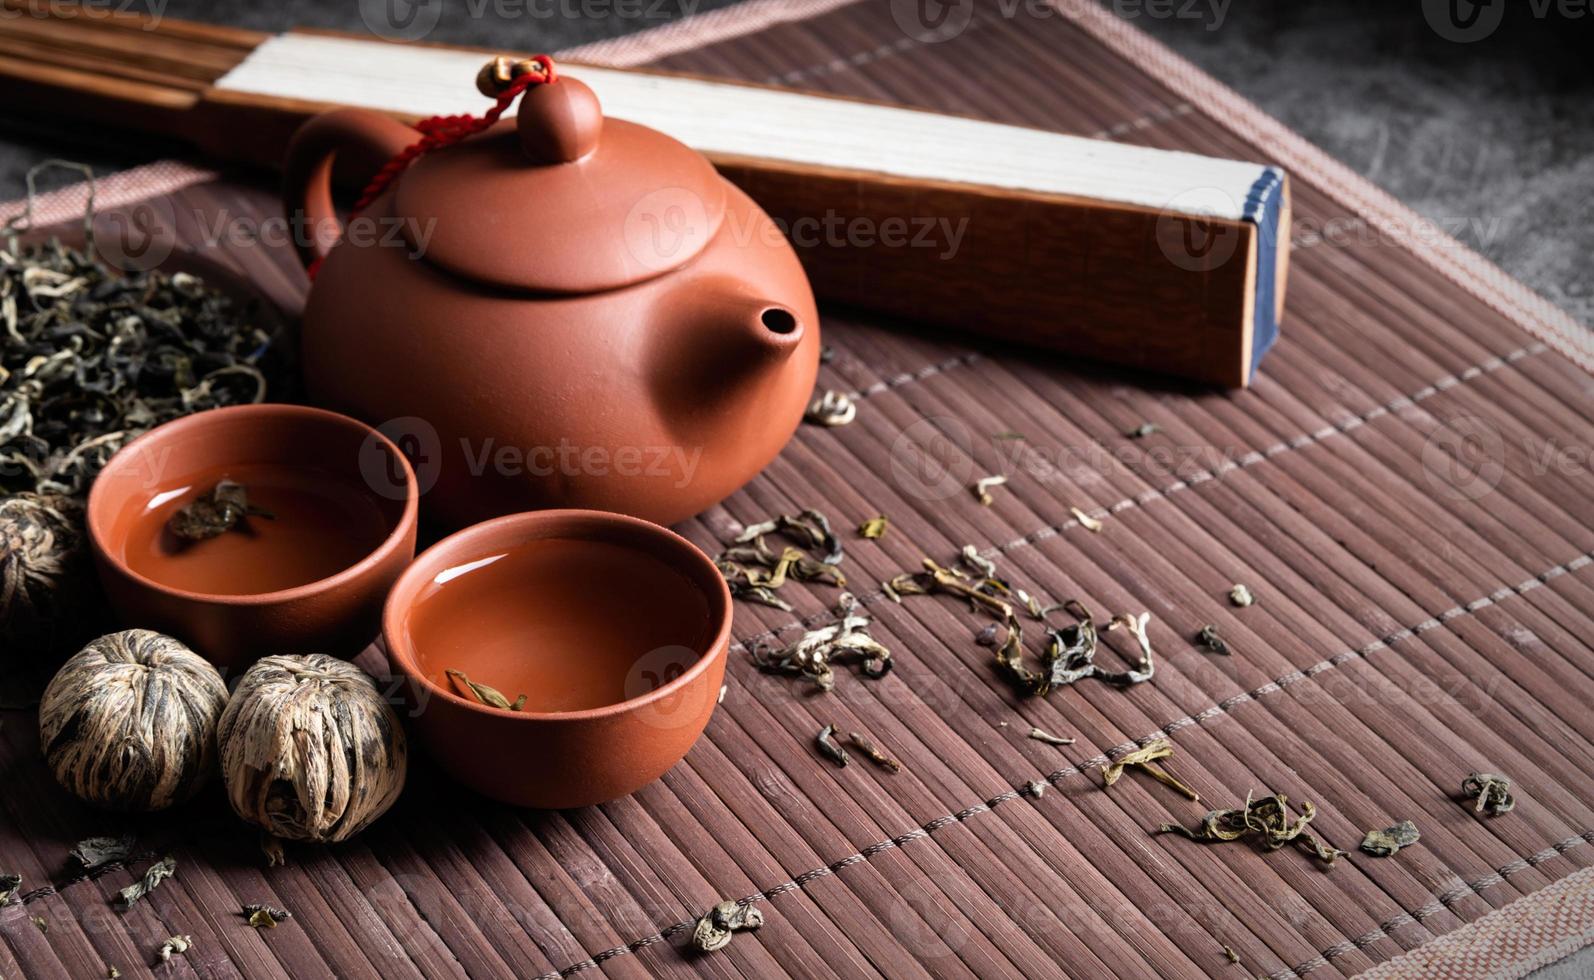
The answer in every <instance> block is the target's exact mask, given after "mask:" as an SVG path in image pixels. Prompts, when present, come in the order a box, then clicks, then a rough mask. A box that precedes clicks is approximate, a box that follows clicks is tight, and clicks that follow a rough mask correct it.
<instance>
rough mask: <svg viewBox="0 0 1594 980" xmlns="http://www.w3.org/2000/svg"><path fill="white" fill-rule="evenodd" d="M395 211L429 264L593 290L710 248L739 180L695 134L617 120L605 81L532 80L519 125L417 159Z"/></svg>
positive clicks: (559, 288)
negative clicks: (597, 84)
mask: <svg viewBox="0 0 1594 980" xmlns="http://www.w3.org/2000/svg"><path fill="white" fill-rule="evenodd" d="M393 213H394V215H395V216H398V217H403V218H408V219H410V220H409V221H406V222H404V224H403V228H404V233H405V235H406V236H407V237H409V238H410V243H411V245H412V246H416V247H417V248H418V249H419V250H420V251H422V253H423V254H424V257H425V260H426V261H429V262H432V263H434V264H435V265H437V266H440V267H442V268H444V269H447V270H448V271H450V272H453V273H455V274H457V275H461V276H465V277H468V278H471V279H476V280H480V281H483V282H487V283H491V284H493V285H497V286H506V287H510V288H514V289H532V290H538V291H547V292H557V293H587V292H595V291H598V290H603V289H613V288H616V287H619V286H626V285H630V284H631V283H635V282H640V281H642V280H644V279H650V278H652V277H654V276H657V275H659V274H661V273H664V272H668V271H669V270H671V269H675V268H678V267H679V266H681V265H683V264H685V263H686V262H688V261H689V260H690V259H691V258H692V257H693V256H695V255H697V253H698V252H700V251H702V249H703V247H704V246H705V245H707V244H708V242H709V240H710V239H712V238H713V237H714V235H715V234H716V233H717V232H718V231H719V226H720V223H721V222H722V221H723V220H724V215H725V184H724V181H723V180H721V178H720V176H719V174H718V173H717V172H716V171H715V170H714V167H713V165H712V164H710V163H709V162H708V160H707V159H705V158H704V157H703V156H702V155H701V154H699V153H698V152H696V151H695V150H692V149H691V148H689V147H687V146H686V145H685V144H682V143H680V142H678V141H676V140H674V139H672V138H670V137H668V136H666V135H664V134H663V133H660V132H658V131H657V130H653V129H649V128H647V127H645V126H639V125H636V124H635V123H629V122H626V121H624V120H620V119H605V118H604V117H603V110H602V108H601V107H600V106H599V105H598V97H597V96H596V95H594V94H593V92H592V90H591V89H590V88H588V87H587V86H586V85H584V84H582V83H581V82H580V81H578V80H576V79H573V78H570V77H568V76H564V75H561V76H559V77H558V79H557V80H555V81H552V82H549V83H547V84H543V85H534V86H532V87H530V88H528V89H526V91H525V93H524V94H523V95H521V97H520V108H519V111H518V113H517V116H516V118H515V119H514V120H513V121H511V120H504V121H502V122H500V123H498V124H497V125H496V126H493V127H492V128H491V129H489V130H487V131H486V132H484V133H482V134H481V135H479V136H475V137H472V138H470V139H467V140H464V141H463V142H460V143H457V144H455V145H453V146H449V147H446V148H444V149H440V150H439V151H438V152H435V153H430V154H427V155H426V156H423V157H421V158H420V159H418V160H416V161H415V162H414V163H413V164H412V165H411V166H410V167H409V169H408V170H407V171H406V172H405V173H404V175H403V177H402V178H401V179H400V180H399V181H398V187H397V190H396V192H395V197H394V201H393ZM428 236H429V237H428Z"/></svg>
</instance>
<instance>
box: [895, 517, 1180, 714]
mask: <svg viewBox="0 0 1594 980" xmlns="http://www.w3.org/2000/svg"><path fill="white" fill-rule="evenodd" d="M959 559H960V562H961V564H962V565H963V566H965V568H966V569H967V571H965V570H964V568H943V567H942V566H940V565H938V564H936V563H935V561H934V560H932V559H929V558H926V559H924V571H921V572H904V573H903V574H901V575H898V576H896V577H895V578H893V579H891V580H890V581H889V582H886V583H885V585H884V588H885V591H886V594H887V595H889V596H890V597H891V598H892V599H894V600H896V601H899V602H900V601H901V599H902V597H903V596H910V595H930V594H931V593H935V592H944V593H948V594H951V595H954V596H958V597H959V598H962V599H964V600H966V601H967V602H968V603H969V606H970V608H971V609H972V610H973V611H975V612H984V613H986V614H987V615H989V616H990V617H991V618H993V619H995V620H997V622H998V623H999V624H1000V625H1001V626H1002V627H1005V628H1006V633H1005V634H1001V633H991V634H988V635H989V637H990V642H992V643H994V644H995V652H996V668H997V670H998V671H999V672H1000V673H1001V674H1003V675H1004V676H1005V677H1007V678H1008V680H1009V681H1010V682H1012V684H1013V685H1014V687H1016V688H1018V690H1019V691H1021V692H1022V693H1024V694H1029V695H1041V696H1044V695H1046V694H1048V693H1050V692H1051V691H1052V690H1053V689H1055V688H1058V687H1062V686H1065V685H1068V684H1072V683H1075V682H1076V681H1079V680H1083V679H1084V678H1087V677H1095V678H1097V679H1099V680H1103V681H1106V682H1108V683H1113V684H1123V685H1128V684H1139V683H1142V682H1144V681H1147V680H1150V679H1151V677H1152V674H1153V673H1154V672H1155V663H1154V660H1153V656H1152V651H1151V642H1150V639H1149V638H1148V637H1147V635H1146V622H1147V620H1148V619H1149V614H1148V613H1141V614H1140V615H1139V616H1138V617H1136V616H1128V615H1123V616H1118V617H1116V618H1115V619H1114V620H1113V621H1112V622H1111V623H1110V624H1109V625H1108V627H1107V629H1114V628H1118V627H1126V628H1128V630H1129V631H1130V632H1131V633H1132V634H1134V636H1135V640H1136V641H1137V642H1138V644H1139V645H1140V648H1141V657H1140V660H1139V661H1138V662H1137V663H1136V664H1135V665H1134V666H1132V667H1130V668H1129V669H1128V670H1123V671H1110V670H1107V669H1105V668H1102V667H1099V666H1097V665H1096V663H1095V656H1096V649H1097V634H1096V628H1095V625H1094V623H1093V622H1092V619H1091V616H1090V613H1089V611H1088V610H1086V609H1085V608H1084V606H1082V605H1081V604H1080V603H1078V602H1076V601H1073V600H1069V601H1068V602H1064V603H1060V604H1057V605H1053V606H1044V607H1043V606H1041V605H1040V604H1039V602H1037V601H1036V600H1034V599H1033V597H1031V596H1029V595H1028V594H1027V593H1023V592H1021V591H1020V592H1015V591H1014V590H1013V589H1012V587H1011V586H1009V585H1008V584H1007V582H1005V581H1003V579H1002V578H1001V577H1000V575H998V573H997V569H996V563H995V562H993V561H992V560H990V559H989V558H986V557H985V556H983V555H981V554H980V553H979V551H978V550H977V549H976V548H975V547H974V546H973V545H966V546H964V548H963V551H962V552H961V553H960V555H959ZM1009 596H1014V597H1017V598H1019V599H1020V601H1021V602H1022V603H1023V604H1024V605H1023V609H1024V610H1025V611H1027V612H1028V613H1029V614H1030V616H1031V617H1032V618H1034V619H1036V620H1039V621H1040V622H1041V623H1042V625H1043V626H1044V628H1045V630H1046V634H1047V641H1046V646H1045V648H1044V650H1043V651H1042V653H1041V669H1040V670H1034V669H1031V668H1030V667H1029V666H1028V665H1027V664H1026V663H1025V662H1024V628H1023V624H1022V622H1021V621H1020V617H1019V614H1018V611H1017V610H1015V608H1014V606H1013V604H1012V603H1010V602H1009V601H1008V598H1007V597H1009ZM1056 610H1063V611H1065V612H1067V613H1069V614H1070V615H1072V616H1073V617H1074V618H1075V620H1076V622H1075V623H1074V624H1073V625H1070V626H1065V627H1063V628H1061V629H1056V628H1053V627H1052V626H1051V625H1050V624H1048V623H1046V617H1047V616H1048V615H1049V614H1050V613H1052V612H1053V611H1056ZM980 636H981V637H982V638H984V637H985V636H987V634H985V633H982V634H980ZM998 638H1000V639H999V641H998Z"/></svg>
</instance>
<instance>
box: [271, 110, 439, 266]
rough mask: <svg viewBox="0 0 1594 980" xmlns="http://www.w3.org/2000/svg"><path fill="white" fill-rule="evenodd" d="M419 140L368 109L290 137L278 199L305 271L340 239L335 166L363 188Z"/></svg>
mask: <svg viewBox="0 0 1594 980" xmlns="http://www.w3.org/2000/svg"><path fill="white" fill-rule="evenodd" d="M419 136H420V134H419V133H417V132H416V131H415V130H414V129H413V128H411V127H409V126H406V125H405V124H403V123H401V122H399V121H398V120H396V119H393V118H392V117H390V116H384V115H382V114H381V113H378V112H371V111H370V110H367V109H334V110H332V111H331V112H323V113H321V114H320V115H319V116H316V117H315V118H314V119H311V120H310V121H309V122H306V123H305V124H304V125H302V126H300V127H299V130H298V132H296V133H294V134H293V139H292V140H291V141H290V142H289V143H288V157H287V161H286V163H285V164H284V166H283V190H282V199H283V206H284V208H285V209H286V210H287V213H288V219H289V221H291V222H294V227H295V234H294V236H293V240H294V246H295V248H297V249H298V251H299V258H300V260H301V261H303V262H304V264H305V266H306V267H307V268H309V267H313V266H314V265H315V264H316V263H317V262H320V261H321V260H322V259H323V258H325V257H326V254H327V252H329V251H331V250H332V246H333V245H335V244H336V243H337V241H338V239H339V238H341V237H342V235H343V225H342V223H341V222H339V221H338V214H337V210H336V209H335V208H334V207H333V204H332V172H333V165H334V164H336V165H337V169H338V173H339V175H340V176H343V175H347V176H348V177H349V178H350V182H351V183H353V182H355V181H358V182H359V184H361V185H363V184H364V183H365V181H366V180H367V179H368V178H370V177H371V176H372V175H373V174H375V173H376V172H377V171H378V170H380V169H382V166H383V165H384V164H386V163H387V162H388V161H389V160H391V159H393V158H394V157H395V156H397V155H398V154H399V153H400V152H402V151H403V150H404V149H405V148H406V147H408V146H409V145H410V144H411V143H413V142H415V141H416V139H418V138H419ZM301 221H302V222H305V224H303V225H300V224H299V222H301ZM301 229H302V230H301Z"/></svg>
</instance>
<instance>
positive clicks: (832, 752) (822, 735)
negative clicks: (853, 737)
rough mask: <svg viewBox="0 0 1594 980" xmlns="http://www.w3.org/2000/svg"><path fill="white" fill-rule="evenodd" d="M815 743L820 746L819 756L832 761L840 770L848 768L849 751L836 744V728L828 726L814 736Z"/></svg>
mask: <svg viewBox="0 0 1594 980" xmlns="http://www.w3.org/2000/svg"><path fill="white" fill-rule="evenodd" d="M814 742H815V744H817V745H818V746H819V754H820V755H823V756H824V757H825V758H827V759H829V760H831V761H832V762H834V763H835V764H836V766H837V767H838V768H843V769H844V768H846V766H847V762H848V756H847V750H846V749H844V748H842V747H841V746H840V745H839V744H837V742H836V726H835V725H833V724H831V725H826V726H825V727H824V728H821V729H820V730H819V734H818V735H816V736H814Z"/></svg>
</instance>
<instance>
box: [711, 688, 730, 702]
mask: <svg viewBox="0 0 1594 980" xmlns="http://www.w3.org/2000/svg"><path fill="white" fill-rule="evenodd" d="M730 689H731V686H730V685H729V684H721V685H720V694H719V697H717V698H715V699H714V703H715V704H724V703H725V692H726V691H729V690H730Z"/></svg>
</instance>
